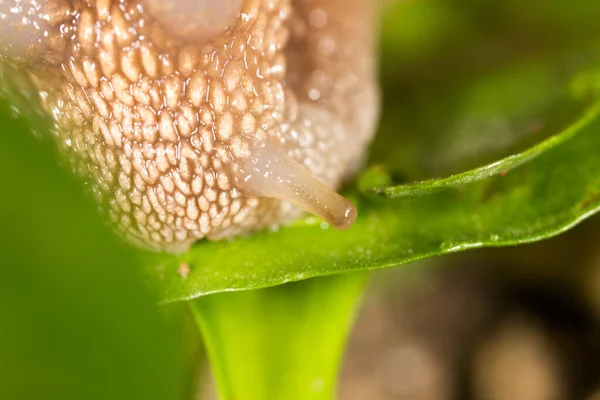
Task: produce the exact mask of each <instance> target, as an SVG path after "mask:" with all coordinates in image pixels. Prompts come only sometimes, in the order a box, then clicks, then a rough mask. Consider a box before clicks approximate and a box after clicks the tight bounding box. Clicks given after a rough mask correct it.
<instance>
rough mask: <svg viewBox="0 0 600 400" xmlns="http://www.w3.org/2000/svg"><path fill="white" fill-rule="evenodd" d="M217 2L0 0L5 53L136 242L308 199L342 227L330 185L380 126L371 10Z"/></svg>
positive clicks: (272, 218)
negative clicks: (38, 95)
mask: <svg viewBox="0 0 600 400" xmlns="http://www.w3.org/2000/svg"><path fill="white" fill-rule="evenodd" d="M211 1H212V0H196V5H194V3H193V2H190V1H189V0H175V1H174V2H172V3H171V5H170V6H169V7H171V8H168V9H166V10H165V8H164V7H165V6H164V4H167V3H166V2H160V1H158V0H137V1H136V0H96V1H93V0H69V1H67V0H52V1H47V2H42V3H40V2H34V1H22V0H8V1H6V0H0V20H4V22H3V23H0V26H3V27H4V28H0V54H1V57H2V58H3V59H4V60H6V61H8V62H9V63H11V64H13V65H17V66H19V68H22V69H23V70H25V71H27V74H28V75H29V77H30V78H31V81H32V82H33V85H34V86H35V88H36V90H37V91H38V92H39V94H40V99H41V102H42V105H43V107H44V109H45V110H46V111H47V112H48V113H49V115H50V116H51V118H52V121H53V128H52V132H53V134H54V136H55V137H56V140H57V142H58V144H59V147H60V148H61V150H62V151H63V153H64V154H65V155H66V157H67V158H68V159H69V160H70V161H71V162H72V165H73V167H74V169H75V170H76V171H77V172H78V173H79V174H80V175H82V176H83V177H84V178H85V179H86V180H88V182H89V183H90V187H91V190H92V191H93V193H94V196H95V197H96V198H97V200H98V201H99V203H100V204H101V205H102V206H103V208H104V209H105V211H106V213H107V214H108V215H109V216H110V219H111V220H112V221H113V222H114V224H115V226H116V227H117V229H118V230H119V231H120V232H121V233H122V234H123V235H124V236H125V237H126V238H127V239H129V240H130V241H132V242H134V243H136V244H138V245H139V246H142V247H144V248H151V249H156V250H166V251H172V252H180V251H185V250H186V249H187V248H189V246H190V245H191V244H192V243H193V242H195V241H196V240H198V239H201V238H209V239H221V238H226V237H232V236H236V235H240V234H244V233H247V232H251V231H255V230H258V229H262V228H264V227H268V226H271V225H274V224H278V223H282V222H285V221H288V220H290V219H293V218H296V217H297V216H298V215H300V213H301V212H302V210H304V211H309V212H312V213H314V214H316V215H318V216H320V217H321V218H323V219H324V220H326V221H327V222H329V223H330V224H332V225H333V226H335V227H338V228H346V227H348V226H350V225H351V224H352V223H353V221H354V219H355V218H356V210H355V209H354V207H353V206H352V204H351V203H350V202H349V201H348V200H346V199H344V198H343V197H341V196H339V195H338V194H337V193H336V192H335V191H334V190H333V188H337V187H339V185H340V184H341V183H342V182H343V181H344V180H346V179H348V178H349V177H350V176H352V174H354V173H355V172H356V170H357V169H358V168H359V167H360V164H361V161H362V158H363V156H364V153H365V150H366V148H367V146H368V144H369V142H370V140H371V138H372V136H373V133H374V128H375V124H376V120H377V111H378V96H377V85H376V62H375V42H376V34H375V32H374V18H375V15H374V14H375V10H374V8H375V7H374V6H373V5H372V4H371V2H370V1H369V0H348V1H344V0H224V1H221V2H218V1H216V2H213V3H214V4H213V5H211ZM190 7H191V8H190ZM194 7H195V8H194ZM190 10H196V11H198V12H199V14H198V17H194V15H195V14H193V13H192V12H191V11H190ZM211 13H212V14H211ZM190 15H191V17H190ZM203 15H204V16H205V18H204V17H202V16H203ZM196 20H201V21H204V22H202V23H198V24H196V23H195V22H194V21H196ZM206 21H209V22H206Z"/></svg>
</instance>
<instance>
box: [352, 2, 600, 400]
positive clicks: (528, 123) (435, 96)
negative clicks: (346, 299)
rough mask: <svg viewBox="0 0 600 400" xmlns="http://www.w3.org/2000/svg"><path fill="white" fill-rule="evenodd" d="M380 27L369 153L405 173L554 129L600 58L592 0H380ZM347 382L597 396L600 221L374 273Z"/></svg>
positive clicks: (404, 394) (422, 175)
mask: <svg viewBox="0 0 600 400" xmlns="http://www.w3.org/2000/svg"><path fill="white" fill-rule="evenodd" d="M382 29H383V38H382V64H381V78H382V87H383V93H384V111H383V117H382V127H381V134H380V135H379V136H378V138H377V139H376V142H375V144H374V146H373V152H372V156H371V162H372V163H373V164H383V166H384V167H385V168H386V169H389V170H392V171H394V172H395V175H396V176H395V179H396V180H398V181H415V180H421V179H427V178H432V177H437V176H446V175H448V174H450V173H453V172H458V171H462V170H465V169H467V168H472V167H475V166H479V165H482V164H484V163H487V162H490V161H492V160H494V159H497V158H499V157H502V156H505V155H508V154H511V153H513V152H515V151H519V150H522V149H524V148H527V147H528V146H530V145H531V144H532V143H536V142H538V141H540V140H542V139H543V138H545V137H547V136H548V135H552V134H554V133H557V132H559V131H560V130H561V129H562V128H563V127H564V126H567V125H568V124H569V123H570V121H572V120H573V116H574V115H578V113H580V112H581V110H582V109H583V107H585V104H584V102H583V103H582V102H579V101H578V100H576V98H577V92H578V91H579V90H580V88H579V87H578V79H579V78H578V77H579V76H581V75H582V74H597V71H600V69H599V68H598V63H597V57H598V55H600V7H599V5H598V4H596V3H595V2H590V1H585V0H574V1H570V2H565V1H560V0H529V1H526V2H523V1H517V0H506V1H489V0H405V1H400V2H391V3H389V5H388V8H387V12H386V14H385V18H384V21H383V28H382ZM574 94H575V95H574ZM390 141H394V142H396V143H398V146H397V148H396V149H397V151H399V152H400V156H397V155H396V156H394V155H392V154H390V153H389V152H386V151H385V147H386V143H390ZM340 390H341V391H340V399H342V400H359V399H380V400H388V399H389V400H391V399H407V400H408V399H411V400H445V399H464V400H469V399H473V400H475V399H477V400H484V399H485V400H505V399H506V400H517V399H518V400H552V399H556V400H558V399H587V400H592V399H594V400H595V399H600V219H598V217H595V218H592V219H591V220H589V221H587V222H585V223H584V224H581V225H580V226H578V227H576V228H575V229H573V230H571V231H570V232H567V233H566V234H563V235H561V236H559V237H556V238H554V239H550V240H546V241H543V242H539V243H536V244H530V245H524V246H518V247H512V248H499V249H485V250H477V251H469V252H466V253H462V254H459V255H454V256H449V257H441V258H436V259H431V260H428V261H425V262H419V263H415V264H411V265H407V266H402V267H399V268H396V269H392V270H386V271H380V272H376V273H374V274H373V277H372V281H371V285H370V289H369V291H368V294H367V297H366V299H365V302H364V305H363V309H362V312H361V314H360V317H359V319H358V322H357V325H356V328H355V331H354V333H353V336H352V339H351V341H350V344H349V349H348V353H347V355H346V361H345V366H344V369H343V374H342V382H341V389H340Z"/></svg>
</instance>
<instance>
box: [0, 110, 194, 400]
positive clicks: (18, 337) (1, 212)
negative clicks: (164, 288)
mask: <svg viewBox="0 0 600 400" xmlns="http://www.w3.org/2000/svg"><path fill="white" fill-rule="evenodd" d="M0 121H2V125H1V126H0V131H1V132H0V182H1V189H0V190H1V194H2V195H1V196H0V227H1V229H0V398H1V399H7V400H8V399H10V400H21V399H23V400H42V399H43V400H53V399H56V400H59V399H60V400H69V399H72V400H81V399H89V400H92V399H98V400H100V399H103V400H106V399H111V400H118V399H123V400H131V399H147V400H149V399H155V400H163V399H164V400H166V399H169V400H172V399H177V398H178V393H179V390H180V387H181V382H182V378H181V371H180V365H181V345H180V343H181V338H180V336H181V334H180V332H179V331H178V329H177V319H176V318H175V317H176V315H177V314H176V313H173V312H169V313H167V311H169V310H159V308H158V307H157V306H156V304H157V302H158V297H157V294H156V293H152V292H151V291H150V290H149V286H148V285H147V284H146V282H145V281H144V280H143V279H142V276H141V275H140V270H141V263H140V260H139V258H138V257H137V256H136V255H135V254H134V253H133V252H132V251H131V250H130V249H128V248H126V247H125V246H123V245H122V244H121V243H118V242H117V240H116V239H115V236H114V235H113V234H112V233H111V232H110V231H109V229H108V228H107V227H105V226H104V225H103V223H102V222H101V221H100V219H99V216H98V213H97V212H96V206H95V205H94V204H92V203H91V202H90V199H88V198H86V196H85V195H84V193H83V192H84V191H83V190H82V187H81V185H80V184H79V183H77V182H76V181H75V178H74V177H73V176H71V174H70V173H67V172H66V171H63V170H62V168H61V167H60V165H59V162H58V161H57V158H56V157H55V156H54V153H53V151H52V150H51V147H48V146H47V145H46V144H47V143H44V142H43V141H41V140H39V139H36V138H34V137H33V135H32V134H31V130H30V129H31V127H30V126H29V125H28V124H25V123H24V121H23V120H22V119H20V120H17V119H14V117H13V116H12V115H11V110H10V108H9V106H8V105H7V104H6V103H4V102H3V103H1V104H0Z"/></svg>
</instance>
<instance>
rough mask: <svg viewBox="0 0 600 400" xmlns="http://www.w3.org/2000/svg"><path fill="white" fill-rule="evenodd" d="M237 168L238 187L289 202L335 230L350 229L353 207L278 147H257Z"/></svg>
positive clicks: (274, 145) (354, 216) (253, 193)
mask: <svg viewBox="0 0 600 400" xmlns="http://www.w3.org/2000/svg"><path fill="white" fill-rule="evenodd" d="M238 167H239V170H238V171H237V172H238V174H237V175H238V182H239V184H240V186H241V187H243V188H244V189H246V190H248V191H249V192H250V193H251V194H252V195H254V196H257V197H273V198H277V199H280V200H284V201H289V202H290V203H293V204H294V205H295V206H297V207H298V208H300V209H302V210H304V211H307V212H310V213H312V214H314V215H316V216H318V217H319V218H321V219H323V220H324V221H325V222H327V223H328V224H330V225H331V226H333V227H334V228H337V229H347V228H350V227H351V226H352V225H353V224H354V222H355V221H356V217H357V211H356V207H354V205H353V204H352V203H351V202H350V201H349V200H348V199H346V198H344V197H342V196H340V195H339V194H337V193H336V192H335V191H334V190H332V189H331V188H329V187H328V186H327V185H325V184H324V183H323V182H321V181H320V180H319V179H317V178H316V177H315V176H313V175H312V174H311V173H310V172H308V171H307V170H306V169H305V168H304V167H302V166H301V165H299V164H298V163H297V162H296V161H294V160H293V159H291V158H290V157H289V156H288V155H287V154H285V152H284V151H283V148H282V147H281V146H278V145H276V144H272V143H270V144H267V145H265V146H262V147H258V146H257V147H255V148H254V149H253V151H252V155H251V156H250V157H249V158H248V159H246V160H244V161H243V162H242V163H241V164H239V165H238Z"/></svg>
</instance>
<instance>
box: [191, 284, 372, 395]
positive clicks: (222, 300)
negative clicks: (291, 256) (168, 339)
mask: <svg viewBox="0 0 600 400" xmlns="http://www.w3.org/2000/svg"><path fill="white" fill-rule="evenodd" d="M366 278H367V274H366V273H351V274H343V275H336V276H330V277H324V278H315V279H309V280H306V281H302V282H298V283H292V284H286V285H281V286H277V287H273V288H268V289H259V290H251V291H244V292H231V293H222V294H215V295H210V296H205V297H201V298H199V299H196V300H193V301H192V302H191V305H192V310H193V313H194V316H195V319H196V322H197V323H198V326H199V327H200V330H201V331H202V335H203V338H204V341H205V345H206V349H207V352H208V356H209V359H210V361H211V365H212V368H213V372H214V375H215V379H216V383H217V387H218V391H219V395H220V398H221V400H332V399H334V398H335V394H336V386H337V376H338V371H339V367H340V364H341V360H342V354H343V350H344V347H345V344H346V340H347V338H348V334H349V332H350V330H351V329H350V328H351V327H352V325H353V322H354V319H355V315H356V310H357V305H358V304H359V299H360V298H361V297H362V296H361V295H362V293H363V291H364V288H365V283H366V281H367V279H366Z"/></svg>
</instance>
